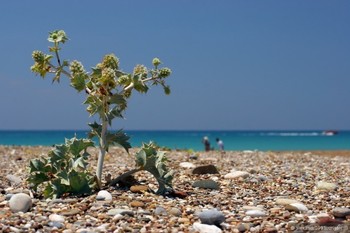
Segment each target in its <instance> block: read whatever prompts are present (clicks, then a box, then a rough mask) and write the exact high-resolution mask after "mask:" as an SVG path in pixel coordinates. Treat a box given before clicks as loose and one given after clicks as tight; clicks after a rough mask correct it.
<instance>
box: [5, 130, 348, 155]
mask: <svg viewBox="0 0 350 233" xmlns="http://www.w3.org/2000/svg"><path fill="white" fill-rule="evenodd" d="M87 132H88V131H83V130H80V131H74V130H26V131H22V130H0V145H32V146H34V145H43V146H51V145H54V144H61V143H64V138H71V137H73V136H74V135H75V134H76V135H77V137H78V138H81V137H86V135H87ZM126 133H127V134H128V135H129V136H130V137H131V139H130V142H131V145H132V146H133V147H140V146H141V144H142V142H149V141H151V140H152V141H155V142H157V144H158V145H160V146H164V147H169V148H171V149H193V150H196V151H200V150H204V148H203V145H202V143H201V140H202V138H203V137H204V136H207V137H209V140H210V142H211V147H213V148H214V149H217V145H216V141H215V139H216V138H220V139H222V140H223V142H224V144H225V149H226V150H262V151H269V150H350V131H338V133H337V134H335V135H333V136H327V135H324V134H323V132H322V131H267V130H266V131H219V130H217V131H216V130H215V131H204V130H203V131H196V130H185V131H174V130H154V131H151V130H149V131H148V130H129V131H126Z"/></svg>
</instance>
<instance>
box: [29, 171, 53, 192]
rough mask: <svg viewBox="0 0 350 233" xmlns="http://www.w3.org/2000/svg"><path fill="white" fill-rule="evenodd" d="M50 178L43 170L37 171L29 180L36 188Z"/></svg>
mask: <svg viewBox="0 0 350 233" xmlns="http://www.w3.org/2000/svg"><path fill="white" fill-rule="evenodd" d="M49 180H50V178H49V177H48V176H47V175H46V174H45V173H43V172H37V173H34V174H31V175H30V176H29V178H28V179H27V181H28V182H29V183H30V184H32V185H33V189H34V190H36V189H37V187H38V186H39V185H40V184H42V183H44V182H47V181H49Z"/></svg>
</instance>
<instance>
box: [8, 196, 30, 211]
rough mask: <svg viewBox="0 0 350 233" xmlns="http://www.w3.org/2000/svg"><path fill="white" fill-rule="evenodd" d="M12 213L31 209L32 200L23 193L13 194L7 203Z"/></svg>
mask: <svg viewBox="0 0 350 233" xmlns="http://www.w3.org/2000/svg"><path fill="white" fill-rule="evenodd" d="M9 205H10V209H11V211H12V212H15V213H16V212H24V213H25V212H27V211H28V210H29V209H30V208H31V207H32V199H31V198H30V196H29V195H27V194H25V193H17V194H14V195H13V196H12V197H11V199H10V201H9Z"/></svg>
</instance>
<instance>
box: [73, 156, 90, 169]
mask: <svg viewBox="0 0 350 233" xmlns="http://www.w3.org/2000/svg"><path fill="white" fill-rule="evenodd" d="M86 167H87V162H85V160H84V157H80V158H78V159H77V160H75V161H74V164H73V168H74V169H86Z"/></svg>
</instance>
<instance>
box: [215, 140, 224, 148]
mask: <svg viewBox="0 0 350 233" xmlns="http://www.w3.org/2000/svg"><path fill="white" fill-rule="evenodd" d="M216 143H217V144H218V147H219V151H224V150H225V149H224V142H223V141H222V140H220V138H216Z"/></svg>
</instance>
